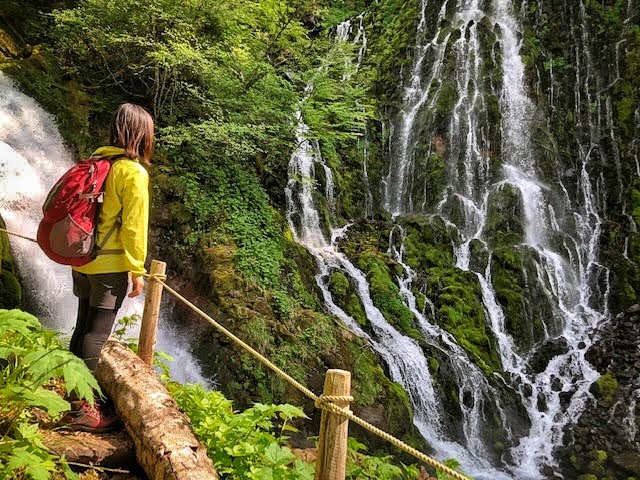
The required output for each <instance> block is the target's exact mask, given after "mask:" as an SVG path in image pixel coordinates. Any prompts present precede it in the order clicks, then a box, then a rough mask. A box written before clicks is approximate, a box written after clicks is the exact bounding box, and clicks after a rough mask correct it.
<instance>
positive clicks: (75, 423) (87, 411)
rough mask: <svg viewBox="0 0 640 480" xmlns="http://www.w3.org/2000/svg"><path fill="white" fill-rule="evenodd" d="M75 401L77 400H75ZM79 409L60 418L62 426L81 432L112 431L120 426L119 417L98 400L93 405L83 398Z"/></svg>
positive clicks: (78, 405)
mask: <svg viewBox="0 0 640 480" xmlns="http://www.w3.org/2000/svg"><path fill="white" fill-rule="evenodd" d="M74 403H75V402H74ZM75 406H77V407H78V409H77V410H72V411H70V412H68V413H67V414H66V415H65V416H64V417H62V419H61V420H60V424H59V425H60V426H62V427H66V428H69V429H70V430H76V431H81V432H93V433H103V432H110V431H111V430H113V429H114V428H116V427H117V426H118V417H117V416H116V415H115V414H114V413H113V412H112V411H110V409H108V408H106V407H105V405H104V404H103V403H101V402H100V401H98V400H96V402H95V403H94V406H93V407H92V406H91V404H90V403H89V402H87V401H86V400H81V401H80V403H79V404H75V405H72V407H75Z"/></svg>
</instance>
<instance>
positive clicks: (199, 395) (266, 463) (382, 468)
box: [169, 384, 419, 480]
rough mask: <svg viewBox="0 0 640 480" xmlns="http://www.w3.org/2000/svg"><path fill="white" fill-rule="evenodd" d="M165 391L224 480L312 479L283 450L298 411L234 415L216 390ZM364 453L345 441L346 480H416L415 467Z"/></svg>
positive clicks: (263, 409) (309, 467) (268, 409)
mask: <svg viewBox="0 0 640 480" xmlns="http://www.w3.org/2000/svg"><path fill="white" fill-rule="evenodd" d="M169 387H170V390H171V393H172V395H173V396H174V397H175V398H176V400H177V401H178V404H179V405H180V406H181V408H183V409H184V410H185V412H186V413H187V415H189V418H190V419H191V422H192V424H193V427H194V430H195V432H196V435H198V437H199V438H200V440H201V441H202V442H203V443H204V444H205V446H206V447H207V452H208V454H209V457H210V458H211V459H212V460H213V462H214V465H215V467H216V470H217V471H218V473H220V474H221V475H223V476H224V478H228V479H255V480H262V479H265V478H270V479H274V480H276V479H279V480H286V479H289V480H305V479H308V480H312V479H313V476H314V475H313V474H314V465H313V464H307V463H305V462H303V461H302V460H301V459H300V458H298V457H297V456H296V455H294V454H293V453H292V452H291V450H290V449H289V448H288V447H286V441H287V439H288V436H287V433H291V432H296V431H297V430H296V429H295V428H294V427H293V426H292V425H291V421H292V420H295V419H297V418H307V416H306V415H305V414H304V412H303V411H302V410H300V409H299V408H297V407H294V406H292V405H286V404H285V405H264V404H261V403H258V404H255V405H254V406H253V407H251V408H248V409H247V410H245V411H243V412H235V411H234V410H233V408H232V402H231V401H229V400H227V399H226V398H224V396H222V395H221V394H220V393H218V392H207V391H205V390H204V389H203V388H202V387H201V386H197V385H187V386H182V385H177V384H169ZM365 451H366V447H365V445H363V444H361V443H359V442H357V441H356V440H354V439H350V440H349V454H348V457H347V477H346V478H347V479H350V480H367V479H371V480H374V479H376V480H391V479H409V478H416V477H417V476H418V473H419V472H418V469H417V468H416V467H415V466H404V465H403V466H402V467H398V466H395V465H393V464H392V463H391V460H392V458H391V457H390V456H385V457H374V456H369V455H365V454H364V453H363V452H365Z"/></svg>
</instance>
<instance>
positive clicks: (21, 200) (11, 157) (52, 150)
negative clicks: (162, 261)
mask: <svg viewBox="0 0 640 480" xmlns="http://www.w3.org/2000/svg"><path fill="white" fill-rule="evenodd" d="M98 146H99V145H96V147H98ZM71 165H72V160H71V155H70V154H69V153H68V152H67V150H66V149H65V147H64V143H63V140H62V137H61V136H60V134H59V133H58V129H57V126H56V124H55V119H54V118H53V117H52V116H51V115H49V114H47V113H46V112H45V111H44V110H42V108H41V107H40V106H39V105H38V104H37V103H36V102H35V101H34V100H33V99H31V98H29V97H27V96H26V95H24V94H22V93H21V92H20V91H18V89H17V88H16V87H15V86H14V85H13V83H12V82H11V81H10V80H9V79H8V78H7V77H6V76H4V75H3V74H1V73H0V216H2V218H3V219H4V220H5V222H6V225H7V230H9V231H12V232H16V233H19V234H22V235H26V236H28V237H30V238H35V236H36V232H37V229H38V223H39V221H40V218H41V215H42V210H41V209H42V204H43V202H44V198H45V196H46V195H47V193H48V192H49V189H50V188H51V187H52V186H53V184H54V183H55V182H56V181H57V180H58V178H59V177H60V176H61V175H62V174H63V173H64V172H65V171H66V170H67V169H68V168H69V167H70V166H71ZM9 241H10V245H11V251H12V253H13V255H14V257H15V258H16V263H17V265H18V267H19V271H20V272H19V273H20V276H21V279H22V283H23V287H24V295H25V297H26V303H27V305H28V309H29V311H30V312H32V313H33V314H34V315H36V316H37V317H38V319H39V320H40V322H41V323H42V324H43V325H44V326H45V327H47V328H51V329H54V330H58V331H60V332H61V333H63V334H65V335H68V336H70V334H71V331H72V329H73V327H74V325H75V320H76V311H77V299H76V297H74V295H73V292H72V282H71V268H70V267H67V266H64V265H58V264H56V263H54V262H53V261H51V260H49V259H48V258H47V257H46V256H45V255H44V254H43V253H42V251H41V250H40V247H38V245H37V244H36V243H34V242H31V241H29V240H25V239H22V238H19V237H15V236H12V235H9ZM143 307H144V296H140V297H137V298H135V299H125V302H124V304H123V306H122V308H121V309H120V311H119V312H118V318H120V317H123V316H130V315H132V314H139V315H141V314H142V309H143ZM165 310H166V309H163V310H161V313H160V315H161V318H160V326H159V330H158V338H157V345H156V349H157V350H162V351H164V352H167V353H169V354H170V355H171V356H172V357H173V358H174V359H175V361H174V362H170V363H169V367H170V370H171V374H172V377H173V378H174V379H175V380H178V381H181V382H191V383H201V384H203V385H209V384H210V383H211V382H210V381H208V380H207V379H205V378H204V377H203V376H202V374H201V372H200V367H199V366H198V364H197V363H196V362H195V360H194V359H193V358H192V356H191V354H190V352H189V345H188V339H187V337H186V335H185V332H178V331H176V328H175V327H171V326H170V325H169V324H168V323H167V322H166V321H164V320H165V319H164V315H165V314H166V312H165ZM130 335H131V336H136V335H137V332H136V331H135V329H134V330H133V331H131V332H130Z"/></svg>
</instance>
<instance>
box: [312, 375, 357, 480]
mask: <svg viewBox="0 0 640 480" xmlns="http://www.w3.org/2000/svg"><path fill="white" fill-rule="evenodd" d="M323 394H324V395H325V396H350V395H351V372H348V371H345V370H334V369H332V370H327V375H326V376H325V379H324V392H323ZM333 403H335V404H336V405H337V406H339V407H342V408H344V409H346V410H349V402H348V401H334V402H333ZM348 435H349V419H348V418H346V417H343V416H342V415H338V414H335V413H331V412H329V411H327V410H322V417H321V419H320V435H319V437H318V459H317V460H316V473H315V480H344V478H345V475H346V464H347V437H348Z"/></svg>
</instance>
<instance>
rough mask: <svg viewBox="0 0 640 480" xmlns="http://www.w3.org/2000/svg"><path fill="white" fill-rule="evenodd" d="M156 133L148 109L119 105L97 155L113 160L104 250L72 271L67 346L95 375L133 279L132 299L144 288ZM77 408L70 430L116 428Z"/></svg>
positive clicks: (101, 222)
mask: <svg viewBox="0 0 640 480" xmlns="http://www.w3.org/2000/svg"><path fill="white" fill-rule="evenodd" d="M153 128H154V125H153V119H152V118H151V115H149V113H147V111H146V110H145V109H144V108H142V107H140V106H138V105H134V104H131V103H126V104H124V105H121V106H120V107H119V108H118V110H117V112H116V114H115V116H114V119H113V123H112V126H111V145H110V146H105V147H101V148H98V149H97V150H96V151H95V152H94V153H93V156H98V157H109V158H111V159H112V160H113V163H112V165H111V169H110V170H109V175H108V176H107V179H106V181H105V190H104V200H103V203H102V208H101V210H100V212H99V216H98V227H97V228H98V233H97V238H96V243H97V244H98V245H102V247H101V250H99V253H98V255H97V256H96V258H95V259H94V260H93V261H91V262H89V263H87V264H85V265H82V266H80V267H73V270H72V276H73V293H74V295H76V296H77V297H78V318H77V321H76V327H75V330H74V332H73V335H72V337H71V342H70V345H69V349H70V350H71V352H73V353H74V354H75V355H77V356H78V357H80V358H82V359H83V360H84V361H85V363H86V364H87V366H88V367H89V369H90V370H91V371H92V372H93V371H95V368H96V366H97V364H98V359H99V357H100V351H101V350H102V346H103V345H104V343H105V342H106V340H107V338H108V337H109V335H110V334H111V330H112V328H113V324H114V322H115V318H116V313H117V312H118V309H119V308H120V306H121V305H122V302H123V300H124V298H125V295H126V293H127V288H128V286H129V277H131V282H132V289H131V292H130V293H129V295H128V296H129V297H131V298H133V297H136V296H138V295H139V294H140V293H141V292H142V289H143V287H144V281H143V276H142V275H143V274H144V273H145V272H146V270H145V267H144V262H145V259H146V256H147V233H148V223H149V175H148V173H147V171H146V170H145V168H144V167H143V166H142V165H147V166H148V165H150V162H149V159H150V157H151V153H152V151H153V142H154V131H153ZM105 239H106V241H105ZM103 242H104V245H103ZM73 406H75V407H76V408H75V409H74V411H73V412H70V413H69V414H67V415H66V416H65V418H64V419H63V423H65V424H66V425H68V426H69V427H71V428H75V429H78V430H85V431H105V430H106V429H109V428H110V427H111V426H112V424H113V423H114V418H113V415H111V414H110V413H109V412H108V409H106V407H105V406H104V404H103V403H101V402H99V401H98V402H96V403H95V405H94V407H91V405H89V403H88V402H86V401H81V402H73Z"/></svg>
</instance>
